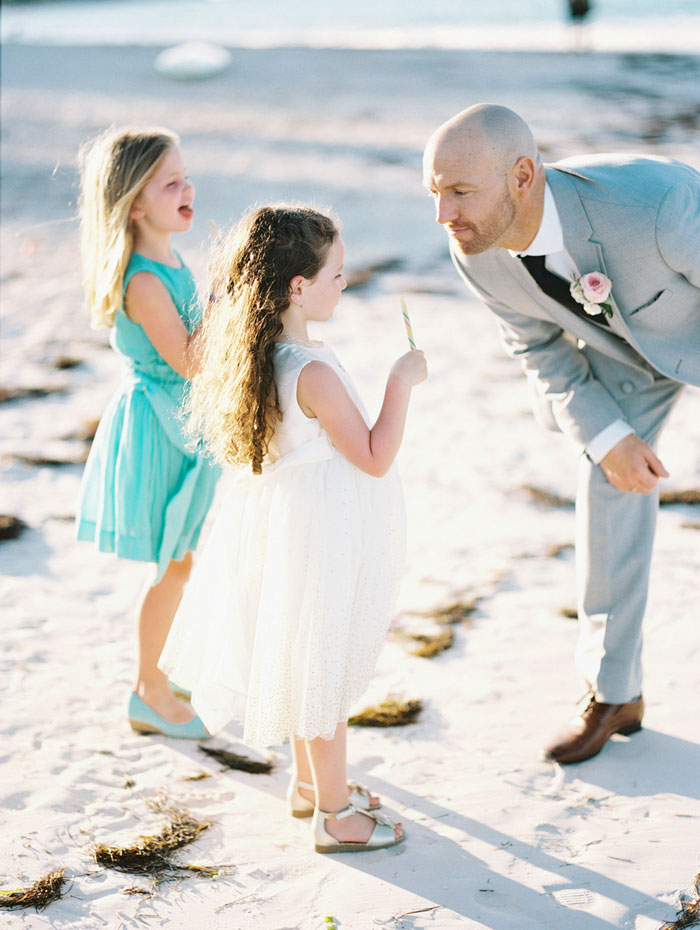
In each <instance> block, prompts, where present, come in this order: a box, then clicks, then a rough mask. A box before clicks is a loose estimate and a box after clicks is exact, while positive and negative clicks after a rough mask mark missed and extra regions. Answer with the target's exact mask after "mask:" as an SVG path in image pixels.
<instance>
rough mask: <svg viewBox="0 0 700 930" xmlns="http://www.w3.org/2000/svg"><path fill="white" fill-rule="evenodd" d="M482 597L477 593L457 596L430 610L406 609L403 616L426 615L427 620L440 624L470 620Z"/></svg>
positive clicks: (445, 624)
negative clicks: (468, 595) (462, 596)
mask: <svg viewBox="0 0 700 930" xmlns="http://www.w3.org/2000/svg"><path fill="white" fill-rule="evenodd" d="M481 599H482V598H481V597H480V596H479V595H477V594H474V595H472V596H471V597H469V598H466V599H462V598H457V599H456V600H454V601H449V602H448V603H447V604H439V605H438V606H437V607H431V608H430V609H429V610H410V611H405V613H404V614H402V616H406V617H425V618H426V619H427V620H434V621H435V622H436V623H439V624H440V626H447V625H451V624H457V623H464V622H465V621H467V620H469V618H470V617H471V615H472V614H473V613H474V611H475V610H476V609H477V607H478V606H479V602H480V601H481Z"/></svg>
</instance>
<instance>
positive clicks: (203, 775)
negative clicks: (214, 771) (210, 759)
mask: <svg viewBox="0 0 700 930" xmlns="http://www.w3.org/2000/svg"><path fill="white" fill-rule="evenodd" d="M203 778H211V772H196V773H195V774H194V775H183V776H182V778H181V779H180V781H201V780H202V779H203Z"/></svg>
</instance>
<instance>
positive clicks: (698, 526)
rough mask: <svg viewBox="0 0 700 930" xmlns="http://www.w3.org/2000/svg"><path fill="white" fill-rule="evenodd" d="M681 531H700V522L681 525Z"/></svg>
mask: <svg viewBox="0 0 700 930" xmlns="http://www.w3.org/2000/svg"><path fill="white" fill-rule="evenodd" d="M681 529H682V530H700V522H695V521H693V520H688V521H687V522H686V523H681Z"/></svg>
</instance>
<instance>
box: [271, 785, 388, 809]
mask: <svg viewBox="0 0 700 930" xmlns="http://www.w3.org/2000/svg"><path fill="white" fill-rule="evenodd" d="M300 788H305V789H306V790H307V791H314V792H315V790H316V789H315V788H314V786H313V785H310V784H309V783H308V782H306V781H299V779H298V778H292V780H291V781H290V782H289V788H288V789H287V804H288V805H289V813H290V814H291V815H292V817H311V816H312V814H313V812H314V809H315V807H316V805H315V804H314V802H313V801H307V799H306V798H305V797H304V796H303V795H302V794H300V792H299V789H300ZM348 790H349V792H350V803H351V804H354V805H355V807H356V808H358V810H361V811H376V810H379V808H380V807H381V806H382V804H381V801H380V802H379V804H371V803H370V790H369V788H366V787H365V786H364V785H358V784H357V782H356V781H349V782H348Z"/></svg>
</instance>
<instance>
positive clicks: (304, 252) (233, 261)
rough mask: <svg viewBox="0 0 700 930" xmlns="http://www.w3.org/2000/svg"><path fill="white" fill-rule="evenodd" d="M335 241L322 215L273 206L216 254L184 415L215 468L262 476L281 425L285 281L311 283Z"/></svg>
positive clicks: (334, 230) (251, 217)
mask: <svg viewBox="0 0 700 930" xmlns="http://www.w3.org/2000/svg"><path fill="white" fill-rule="evenodd" d="M337 236H338V227H337V226H336V224H335V222H334V221H333V220H332V219H331V217H330V216H328V215H326V214H325V213H320V212H319V211H318V210H315V209H313V208H312V207H306V206H290V205H287V204H274V205H272V206H265V207H259V208H258V209H255V210H253V211H252V212H250V213H249V214H248V215H247V216H245V217H244V219H243V220H242V221H241V222H240V223H239V224H238V226H236V227H234V228H233V229H232V230H231V231H230V232H229V234H228V235H227V237H226V238H225V239H224V240H223V242H222V243H221V244H220V245H219V246H218V247H217V248H216V249H215V252H214V254H213V256H212V261H211V265H210V272H209V284H210V298H209V303H208V306H207V308H206V310H205V312H204V318H203V320H202V325H201V327H200V329H199V330H198V332H197V336H196V342H195V345H196V353H197V359H198V371H197V373H196V374H195V376H194V378H193V379H192V383H191V386H190V390H189V392H188V398H187V401H186V407H185V413H186V414H187V415H188V417H189V422H188V430H189V432H190V433H191V434H192V435H193V436H194V437H196V438H197V439H200V438H201V439H203V440H204V442H205V444H206V445H207V446H208V448H209V449H210V451H211V453H212V455H213V457H214V458H215V459H216V460H217V461H218V462H221V463H223V462H229V463H230V464H233V465H248V464H250V466H251V468H252V470H253V473H254V474H260V473H261V471H262V463H263V459H264V457H265V455H266V454H267V451H268V444H269V441H270V438H271V436H272V432H273V430H274V426H275V423H277V422H278V421H279V419H280V418H281V413H280V409H279V401H278V397H277V388H276V386H275V380H274V368H273V355H274V346H275V341H276V340H277V338H278V337H279V335H280V333H281V332H282V321H281V320H280V313H281V312H282V311H284V310H286V309H287V308H288V307H289V302H290V291H289V282H290V281H291V279H292V278H293V277H295V276H296V275H302V276H303V277H304V278H306V279H307V280H313V279H314V278H315V277H316V275H317V274H318V273H319V271H320V270H321V268H322V267H323V265H324V263H325V261H326V257H327V255H328V250H329V249H330V247H331V245H332V244H333V242H334V240H335V239H336V237H337Z"/></svg>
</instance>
